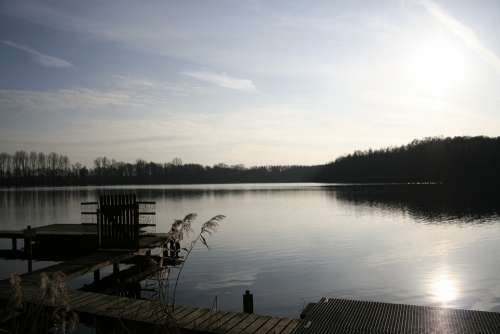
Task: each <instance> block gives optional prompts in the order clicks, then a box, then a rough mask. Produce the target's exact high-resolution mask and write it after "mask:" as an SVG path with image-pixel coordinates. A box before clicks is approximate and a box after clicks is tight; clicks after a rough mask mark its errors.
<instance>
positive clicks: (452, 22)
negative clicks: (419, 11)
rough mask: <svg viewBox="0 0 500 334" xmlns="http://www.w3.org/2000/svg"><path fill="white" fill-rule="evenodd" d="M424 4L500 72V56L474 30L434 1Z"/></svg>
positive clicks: (424, 2) (449, 29) (435, 16)
mask: <svg viewBox="0 0 500 334" xmlns="http://www.w3.org/2000/svg"><path fill="white" fill-rule="evenodd" d="M422 5H423V6H424V7H425V9H426V10H427V11H428V12H429V13H430V14H431V15H432V17H434V18H435V19H436V20H437V21H438V22H439V23H440V24H441V25H443V26H444V27H445V28H446V29H447V30H448V31H450V32H451V33H453V34H454V35H456V36H457V37H459V38H460V39H461V40H462V41H463V42H464V44H465V45H466V46H467V47H469V48H470V49H472V50H473V51H475V52H477V53H478V54H479V55H480V56H481V57H482V58H483V59H484V60H485V61H487V62H488V63H490V64H491V65H492V66H493V67H494V68H495V69H496V70H497V71H499V72H500V58H499V57H498V56H497V55H496V54H495V53H494V52H493V51H491V50H490V49H488V48H487V47H486V46H484V45H483V44H482V43H481V41H480V40H479V38H478V37H477V35H476V33H475V32H474V30H472V29H471V28H470V27H468V26H467V25H465V24H463V23H462V22H460V21H459V20H457V19H455V18H454V17H452V16H450V15H449V14H448V13H446V12H445V11H444V10H443V9H442V8H441V7H440V6H439V5H438V4H436V3H435V2H433V1H422Z"/></svg>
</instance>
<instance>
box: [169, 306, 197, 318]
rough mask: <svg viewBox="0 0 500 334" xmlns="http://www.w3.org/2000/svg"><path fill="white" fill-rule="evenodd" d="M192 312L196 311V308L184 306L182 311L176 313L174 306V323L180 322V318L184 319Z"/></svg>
mask: <svg viewBox="0 0 500 334" xmlns="http://www.w3.org/2000/svg"><path fill="white" fill-rule="evenodd" d="M194 311H196V308H194V307H188V306H185V307H184V308H183V309H182V310H180V311H177V306H176V309H175V311H174V314H173V316H174V319H175V321H177V322H180V321H181V320H182V318H184V317H185V316H187V315H189V314H190V313H192V312H194Z"/></svg>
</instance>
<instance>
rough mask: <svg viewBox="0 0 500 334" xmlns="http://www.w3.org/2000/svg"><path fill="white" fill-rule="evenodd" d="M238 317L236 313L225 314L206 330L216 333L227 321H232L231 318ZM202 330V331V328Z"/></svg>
mask: <svg viewBox="0 0 500 334" xmlns="http://www.w3.org/2000/svg"><path fill="white" fill-rule="evenodd" d="M236 315H237V313H235V312H224V314H223V315H222V316H221V317H219V318H217V319H215V321H213V322H212V323H210V324H209V325H208V326H206V327H205V329H204V330H206V331H207V332H210V331H214V330H215V329H216V328H219V327H221V326H222V325H224V324H225V323H226V322H227V321H229V320H231V318H233V317H235V316H236ZM200 330H202V329H201V328H200Z"/></svg>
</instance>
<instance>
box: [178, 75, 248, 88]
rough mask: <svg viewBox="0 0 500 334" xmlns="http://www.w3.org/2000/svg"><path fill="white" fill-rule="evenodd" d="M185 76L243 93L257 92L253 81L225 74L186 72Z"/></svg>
mask: <svg viewBox="0 0 500 334" xmlns="http://www.w3.org/2000/svg"><path fill="white" fill-rule="evenodd" d="M183 74H184V75H186V76H188V77H191V78H194V79H196V80H200V81H204V82H208V83H211V84H214V85H216V86H219V87H223V88H229V89H234V90H239V91H242V92H256V91H257V89H256V88H255V85H254V84H253V82H252V80H248V79H239V78H234V77H230V76H228V75H227V74H225V73H222V74H219V73H214V72H207V71H190V72H184V73H183Z"/></svg>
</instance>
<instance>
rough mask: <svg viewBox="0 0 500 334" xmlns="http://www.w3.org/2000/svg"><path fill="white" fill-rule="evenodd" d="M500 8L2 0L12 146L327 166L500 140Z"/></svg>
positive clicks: (126, 157) (3, 98)
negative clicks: (395, 150) (434, 143)
mask: <svg viewBox="0 0 500 334" xmlns="http://www.w3.org/2000/svg"><path fill="white" fill-rule="evenodd" d="M499 31H500V2H498V1H494V0H489V1H487V0H485V1H481V0H478V1H468V0H467V1H465V0H463V1H459V0H454V1H440V2H433V1H420V0H419V1H411V0H406V1H405V0H387V1H384V0H380V1H334V0H328V1H314V2H311V1H264V0H263V1H257V0H248V1H224V0H220V1H147V2H145V1H129V0H125V1H119V2H118V1H116V2H115V1H94V0H88V1H43V0H38V1H23V0H13V1H11V0H3V1H2V2H0V151H5V152H10V153H12V152H14V151H16V150H21V149H22V150H27V151H32V150H35V151H43V152H51V151H55V152H58V153H63V154H66V155H68V156H69V157H70V159H71V161H72V162H76V161H79V162H81V163H84V164H87V165H92V163H93V159H94V158H96V157H98V156H107V157H109V158H114V159H116V160H122V161H135V160H136V159H138V158H142V159H145V160H148V161H156V162H168V161H171V160H172V159H173V158H176V157H178V158H181V159H182V160H183V161H184V162H185V163H186V162H193V163H201V164H207V165H212V164H215V163H220V162H224V163H227V164H245V165H246V166H254V165H271V164H273V165H274V164H307V165H310V164H318V163H324V162H328V161H332V160H334V159H335V158H336V157H338V156H341V155H344V154H347V153H350V152H353V151H354V150H366V149H369V148H373V149H376V148H381V147H387V146H397V145H401V144H405V143H408V142H410V141H411V140H413V139H415V138H424V137H428V136H460V135H469V136H473V135H486V136H498V135H499V134H500V34H499V33H498V32H499Z"/></svg>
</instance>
